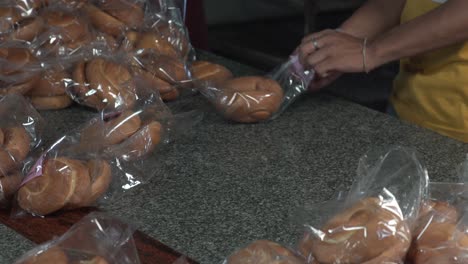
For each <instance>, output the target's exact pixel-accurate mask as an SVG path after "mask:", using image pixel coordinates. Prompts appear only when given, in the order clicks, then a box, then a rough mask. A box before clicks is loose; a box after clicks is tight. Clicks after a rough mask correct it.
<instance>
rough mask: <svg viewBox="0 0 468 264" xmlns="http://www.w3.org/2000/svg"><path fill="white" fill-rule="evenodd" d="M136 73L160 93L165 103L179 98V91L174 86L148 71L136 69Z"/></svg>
mask: <svg viewBox="0 0 468 264" xmlns="http://www.w3.org/2000/svg"><path fill="white" fill-rule="evenodd" d="M134 68H135V67H134ZM135 72H137V74H138V75H139V77H141V78H142V79H143V80H145V82H146V83H147V84H148V85H149V87H150V88H151V89H153V90H156V91H158V93H159V95H160V96H161V99H163V100H164V101H173V100H175V99H177V98H178V97H179V90H178V89H177V88H176V87H175V86H174V85H172V84H170V83H168V82H166V81H164V80H162V79H160V78H158V77H156V76H155V75H154V74H152V73H150V72H148V71H146V70H143V69H138V68H136V69H135Z"/></svg>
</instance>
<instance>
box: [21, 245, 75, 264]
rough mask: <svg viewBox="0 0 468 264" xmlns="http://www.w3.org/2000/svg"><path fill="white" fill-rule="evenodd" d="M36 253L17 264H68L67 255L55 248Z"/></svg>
mask: <svg viewBox="0 0 468 264" xmlns="http://www.w3.org/2000/svg"><path fill="white" fill-rule="evenodd" d="M38 253H39V254H38V255H36V256H32V257H30V258H28V259H27V260H25V261H23V262H21V263H19V264H52V263H53V264H68V257H67V255H66V254H65V252H63V250H61V249H60V248H58V247H56V246H54V247H51V248H49V249H47V250H45V251H42V252H38Z"/></svg>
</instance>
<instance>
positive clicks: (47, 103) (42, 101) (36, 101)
mask: <svg viewBox="0 0 468 264" xmlns="http://www.w3.org/2000/svg"><path fill="white" fill-rule="evenodd" d="M30 100H31V104H32V105H33V106H34V108H36V109H37V110H58V109H64V108H67V107H69V106H70V105H72V104H73V100H72V99H71V98H70V97H69V96H68V95H66V94H64V95H55V96H31V97H30Z"/></svg>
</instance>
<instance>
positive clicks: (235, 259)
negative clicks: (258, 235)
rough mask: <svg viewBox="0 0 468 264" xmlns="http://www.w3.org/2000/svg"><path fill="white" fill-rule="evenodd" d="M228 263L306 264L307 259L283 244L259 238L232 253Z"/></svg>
mask: <svg viewBox="0 0 468 264" xmlns="http://www.w3.org/2000/svg"><path fill="white" fill-rule="evenodd" d="M225 263H226V264H246V263H252V264H253V263H255V264H305V263H306V262H305V260H303V259H301V258H299V257H298V256H296V255H295V254H294V253H293V252H292V251H290V250H289V249H287V248H284V247H282V246H281V245H279V244H277V243H274V242H271V241H267V240H258V241H255V242H253V243H252V244H250V245H249V246H247V247H246V248H243V249H241V250H239V251H237V252H236V253H234V254H233V255H231V256H230V257H229V258H228V259H227V260H226V262H225Z"/></svg>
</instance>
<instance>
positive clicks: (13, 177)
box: [0, 95, 44, 206]
mask: <svg viewBox="0 0 468 264" xmlns="http://www.w3.org/2000/svg"><path fill="white" fill-rule="evenodd" d="M43 129H44V121H43V119H42V117H41V116H40V115H39V113H37V112H36V110H35V109H34V107H32V106H31V105H30V104H29V102H28V101H27V100H26V99H25V98H24V97H22V96H19V95H7V96H5V97H3V98H1V99H0V204H1V205H2V206H3V205H5V204H6V203H7V202H8V201H9V200H10V198H11V197H12V196H13V194H14V193H15V192H16V190H17V189H18V187H19V185H20V183H21V181H22V179H23V172H22V167H23V163H24V161H25V160H26V158H27V156H28V155H29V153H30V152H31V151H33V150H34V149H36V148H37V147H39V146H40V144H41V142H42V132H43Z"/></svg>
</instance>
